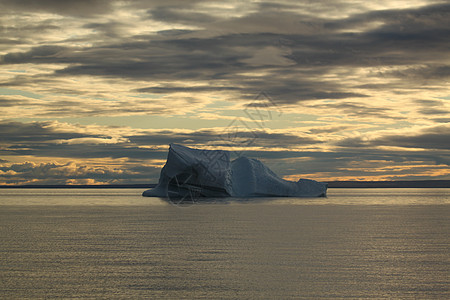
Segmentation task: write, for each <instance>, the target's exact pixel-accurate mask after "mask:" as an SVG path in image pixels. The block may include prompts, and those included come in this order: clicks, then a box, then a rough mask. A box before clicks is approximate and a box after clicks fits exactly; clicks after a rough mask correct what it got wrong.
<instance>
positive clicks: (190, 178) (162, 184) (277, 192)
mask: <svg viewBox="0 0 450 300" xmlns="http://www.w3.org/2000/svg"><path fill="white" fill-rule="evenodd" d="M326 191H327V184H326V183H322V182H317V181H314V180H308V179H300V180H299V181H298V182H293V181H287V180H284V179H282V178H280V177H278V176H277V175H276V174H275V173H274V172H272V171H271V170H270V169H269V168H268V167H267V166H266V165H264V164H263V163H262V162H260V161H259V160H256V159H251V158H247V157H239V158H238V159H236V160H234V161H232V162H230V152H228V151H224V150H200V149H192V148H188V147H185V146H182V145H177V144H171V145H170V148H169V153H168V156H167V161H166V164H165V165H164V167H163V168H162V170H161V175H160V178H159V182H158V185H157V186H156V187H155V188H153V189H150V190H147V191H145V192H144V193H143V194H142V195H143V196H147V197H174V198H175V197H185V196H186V195H187V194H190V195H191V197H192V194H195V196H196V197H246V198H247V197H320V196H325V195H326Z"/></svg>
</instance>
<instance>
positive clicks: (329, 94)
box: [2, 1, 450, 104]
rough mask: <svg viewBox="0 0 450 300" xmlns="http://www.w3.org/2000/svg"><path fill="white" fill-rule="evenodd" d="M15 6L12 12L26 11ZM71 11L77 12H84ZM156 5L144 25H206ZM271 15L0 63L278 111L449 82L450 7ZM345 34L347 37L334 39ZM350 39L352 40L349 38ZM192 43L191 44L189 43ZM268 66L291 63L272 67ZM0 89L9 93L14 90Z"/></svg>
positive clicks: (189, 12)
mask: <svg viewBox="0 0 450 300" xmlns="http://www.w3.org/2000/svg"><path fill="white" fill-rule="evenodd" d="M44 2H45V3H52V2H53V1H48V2H47V1H44ZM8 3H9V2H8ZM18 3H19V4H16V5H21V4H20V3H25V1H18ZM45 3H44V4H41V5H42V6H43V7H44V8H45V7H47V6H46V5H45ZM58 3H59V2H58ZM68 3H71V4H65V5H62V4H61V6H64V7H66V5H67V7H71V5H75V4H74V3H75V2H71V1H69V2H68ZM77 3H78V2H77ZM98 3H102V2H98ZM77 5H80V6H83V2H81V4H77ZM99 5H100V4H99ZM130 5H131V4H130ZM158 5H161V6H158ZM158 5H156V4H155V5H153V6H152V7H151V8H150V10H149V12H150V15H151V16H152V18H154V19H157V20H165V21H167V22H169V23H173V22H177V21H179V22H197V23H203V22H213V21H214V20H213V19H212V17H211V16H208V15H205V14H203V13H202V14H200V13H198V12H195V10H193V9H191V5H192V4H184V3H183V4H181V5H177V6H175V5H174V6H170V5H164V4H162V3H159V4H158ZM342 5H343V4H342ZM48 6H51V5H50V4H49V5H48ZM279 6H280V5H278V4H276V3H270V2H267V3H264V4H261V9H260V10H259V11H257V12H255V13H252V14H251V15H246V16H243V17H240V18H233V19H232V21H229V22H228V21H226V22H225V21H224V22H225V23H221V26H222V27H223V30H222V33H220V34H216V35H209V36H204V37H202V30H197V31H193V30H181V31H180V30H175V31H169V32H165V33H164V32H163V33H161V32H160V33H158V34H156V35H148V36H142V35H140V36H127V37H126V38H125V39H122V40H121V39H116V40H114V42H110V43H102V44H101V45H98V46H93V47H85V48H79V47H77V48H76V49H69V48H66V47H60V46H53V45H41V46H38V47H34V48H32V49H30V50H28V51H25V52H11V53H7V54H5V55H4V56H3V57H2V62H3V64H20V63H35V64H38V63H52V64H60V65H61V66H62V67H61V69H59V70H56V71H55V73H54V75H55V76H78V75H89V76H98V77H106V78H109V77H116V78H123V79H126V80H145V81H158V80H164V81H179V80H195V81H197V82H204V83H205V84H204V87H179V86H171V85H167V86H157V87H147V88H141V89H139V90H138V92H152V93H168V94H170V93H175V92H180V91H189V92H195V91H208V92H213V91H217V92H220V91H224V90H236V91H238V92H240V93H241V94H242V96H243V99H249V97H250V98H251V97H252V96H253V95H254V93H255V91H261V90H265V91H267V92H269V93H270V94H272V95H274V96H276V97H275V98H276V99H277V100H278V101H279V102H280V103H286V104H291V103H296V102H299V101H302V100H316V99H346V98H361V97H366V96H368V95H366V94H364V93H361V92H360V90H359V91H355V90H353V89H354V88H355V87H356V88H369V89H372V88H380V87H384V88H393V89H398V90H402V89H408V88H409V87H410V85H411V84H416V85H417V84H420V85H421V86H422V87H426V86H427V85H433V86H434V85H435V84H436V83H439V81H442V80H443V79H445V78H448V76H449V67H448V66H447V65H443V64H442V62H443V61H444V60H445V59H446V57H448V56H449V54H448V51H447V50H446V49H448V47H449V45H450V44H449V43H450V41H449V40H448V39H447V38H446V37H447V36H449V35H450V29H449V28H450V24H449V21H448V20H450V5H443V4H442V5H430V6H424V7H421V8H417V9H405V10H398V9H397V10H383V11H376V12H368V13H361V14H357V15H352V16H350V17H347V18H342V19H338V20H335V21H327V20H323V19H320V18H314V17H313V16H311V15H309V16H308V19H307V20H306V21H305V20H304V19H303V18H302V14H301V13H299V14H296V13H293V12H292V11H289V10H278V9H275V8H276V7H279ZM284 6H286V5H284ZM95 7H96V6H95V3H94V8H95ZM67 9H68V10H69V8H67ZM94 11H95V9H94ZM283 17H285V18H283ZM273 19H276V20H280V21H279V23H278V24H276V25H277V26H275V25H273V26H271V28H276V29H277V32H270V30H269V31H267V32H262V31H261V30H262V29H261V28H260V29H259V31H257V30H253V31H250V32H246V31H245V28H246V26H250V25H251V24H255V23H258V22H262V23H270V22H271V21H270V20H273ZM285 19H289V22H286V23H284V20H285ZM227 22H228V23H227ZM232 22H234V23H236V22H237V23H238V24H240V26H241V25H242V26H241V27H242V33H234V32H233V31H235V30H234V29H232V27H231V28H229V26H234V25H233V24H234V23H232ZM373 22H380V24H381V25H378V27H375V28H373V29H370V27H369V29H367V30H362V31H361V30H360V28H364V27H365V26H366V25H367V26H369V25H370V24H372V23H373ZM128 25H129V24H128ZM128 25H125V24H122V23H121V22H120V21H108V22H105V23H99V22H97V23H92V22H91V23H88V24H86V25H84V27H85V28H88V29H95V30H96V31H97V32H96V37H97V38H98V39H99V40H108V38H111V37H120V34H121V33H120V28H121V26H128ZM206 29H208V27H206ZM229 29H230V30H231V32H229V31H228V30H229ZM344 29H345V30H347V32H342V30H344ZM352 29H355V32H349V31H351V30H352ZM283 32H288V33H283ZM195 34H196V35H197V37H193V35H195ZM264 49H266V50H264ZM267 49H269V50H267ZM260 51H273V53H272V54H271V57H272V58H273V59H274V61H272V62H271V61H270V60H267V59H266V60H264V59H259V60H258V59H257V57H258V55H259V54H258V53H260ZM276 51H278V52H276ZM255 57H256V58H255ZM275 58H276V59H285V62H286V63H288V62H290V63H289V65H278V64H277V63H276V61H277V60H276V59H275ZM67 65H69V66H67ZM407 65H413V66H412V67H409V68H406V69H402V70H395V71H382V70H381V69H380V71H379V73H378V74H377V73H372V74H370V75H371V76H374V77H381V78H397V81H392V80H391V81H389V82H386V83H380V84H371V85H370V84H364V85H355V86H352V85H349V84H348V83H346V82H338V81H333V82H332V81H329V80H324V79H322V78H324V76H327V75H328V74H329V73H330V72H333V68H335V67H346V68H348V70H349V72H351V70H352V68H358V67H383V66H388V67H393V66H407ZM424 65H427V66H425V67H424ZM246 72H247V73H248V72H255V73H257V72H260V73H261V72H264V73H266V74H267V75H266V76H262V77H258V78H248V77H245V76H242V75H241V74H242V73H246ZM32 80H33V81H34V80H39V78H32ZM211 80H220V81H221V85H220V86H217V87H214V86H212V85H210V84H209V82H211ZM3 84H4V85H8V84H10V85H18V84H19V82H18V81H15V82H14V81H10V82H9V83H3ZM248 95H252V96H248Z"/></svg>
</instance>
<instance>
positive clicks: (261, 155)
mask: <svg viewBox="0 0 450 300" xmlns="http://www.w3.org/2000/svg"><path fill="white" fill-rule="evenodd" d="M0 32H1V34H0V184H17V183H22V184H23V183H36V184H46V183H53V184H57V183H60V184H61V183H67V184H93V183H155V182H157V179H158V177H159V172H160V168H161V167H162V166H163V164H164V162H165V159H166V156H167V150H168V145H169V143H179V144H183V145H185V146H190V147H199V148H204V149H227V150H230V151H233V152H232V153H233V155H232V156H234V157H237V156H239V155H246V156H249V157H253V158H258V159H261V160H262V161H263V162H265V163H266V164H267V165H268V166H269V167H270V168H272V169H273V170H274V171H275V172H276V173H277V174H279V175H280V176H282V177H284V178H285V179H291V180H298V179H299V178H310V179H317V180H323V181H330V180H414V179H416V180H423V179H450V84H449V78H450V39H449V38H448V37H449V36H450V4H449V2H448V1H432V0H429V1H425V0H423V1H422V0H412V1H398V0H389V1H387V0H386V1H358V0H347V1H345V0H343V1H324V0H318V1H316V0H314V1H312V0H311V1H296V0H295V1H294V0H292V1H290V0H285V1H273V2H270V1H238V0H236V1H217V2H214V1H181V0H164V1H159V0H157V1H143V0H142V1H109V0H108V1H107V0H77V1H72V0H70V1H60V0H42V1H32V0H2V1H0Z"/></svg>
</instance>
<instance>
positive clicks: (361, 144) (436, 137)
mask: <svg viewBox="0 0 450 300" xmlns="http://www.w3.org/2000/svg"><path fill="white" fill-rule="evenodd" d="M337 144H338V146H341V147H346V148H373V147H378V146H394V147H401V148H409V149H429V150H449V149H450V126H447V125H441V126H435V127H431V128H427V129H423V130H421V131H420V132H417V133H416V134H389V135H385V136H382V137H379V138H375V139H365V138H347V139H344V140H342V141H340V142H338V143H337Z"/></svg>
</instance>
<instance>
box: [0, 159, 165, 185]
mask: <svg viewBox="0 0 450 300" xmlns="http://www.w3.org/2000/svg"><path fill="white" fill-rule="evenodd" d="M159 171H160V170H159V168H154V167H148V166H137V167H136V166H128V167H127V168H118V167H108V166H95V165H94V166H86V165H83V164H75V163H67V164H60V163H40V164H36V163H32V162H24V163H16V164H11V165H9V166H6V167H2V166H0V172H1V173H0V174H1V182H2V183H7V184H8V183H9V184H11V183H13V184H27V183H28V184H29V183H32V184H67V183H70V182H73V181H75V182H78V183H80V182H83V180H89V182H90V183H92V180H93V181H94V182H95V183H102V184H107V183H109V184H113V183H116V184H117V183H128V184H129V183H149V180H150V179H152V180H153V181H155V179H156V178H157V176H158V173H159Z"/></svg>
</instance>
